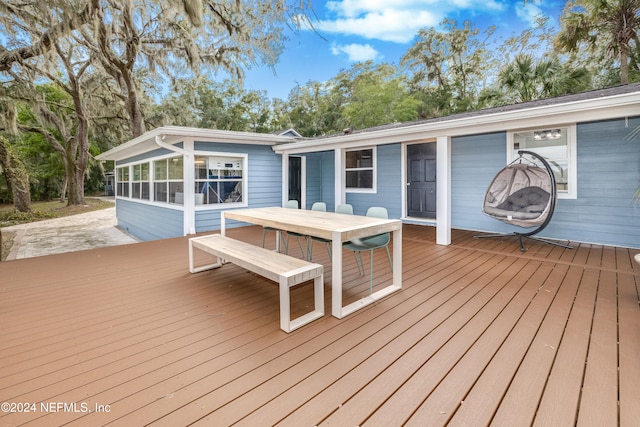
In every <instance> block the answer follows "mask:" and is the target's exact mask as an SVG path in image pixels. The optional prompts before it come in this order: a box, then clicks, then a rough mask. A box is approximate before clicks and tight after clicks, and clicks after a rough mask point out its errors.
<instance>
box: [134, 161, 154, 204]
mask: <svg viewBox="0 0 640 427" xmlns="http://www.w3.org/2000/svg"><path fill="white" fill-rule="evenodd" d="M143 165H147V167H148V169H147V179H142V166H143ZM136 167H139V168H140V172H141V176H140V179H138V180H136ZM151 182H152V180H151V162H148V161H147V162H137V163H131V164H129V183H130V185H131V188H130V190H129V197H128V198H129V199H133V200H144V201H149V200H151ZM136 184H140V194H139V196H138V197H134V193H135V186H136ZM144 184H147V189H146V190H147V194H146V196H147V197H146V198H145V197H143V196H144V190H143V187H144Z"/></svg>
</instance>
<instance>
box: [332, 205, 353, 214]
mask: <svg viewBox="0 0 640 427" xmlns="http://www.w3.org/2000/svg"><path fill="white" fill-rule="evenodd" d="M336 213H341V214H347V215H353V206H351V205H350V204H348V203H342V204H339V205H338V206H336Z"/></svg>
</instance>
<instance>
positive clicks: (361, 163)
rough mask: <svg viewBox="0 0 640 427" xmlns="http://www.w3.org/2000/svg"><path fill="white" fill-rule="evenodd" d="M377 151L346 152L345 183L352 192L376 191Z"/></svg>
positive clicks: (366, 149)
mask: <svg viewBox="0 0 640 427" xmlns="http://www.w3.org/2000/svg"><path fill="white" fill-rule="evenodd" d="M375 164H376V159H375V150H374V149H373V148H365V149H361V150H349V151H346V152H345V183H346V189H347V191H350V192H358V191H360V192H370V191H375V187H376V185H375V184H376V183H375V176H376V174H375Z"/></svg>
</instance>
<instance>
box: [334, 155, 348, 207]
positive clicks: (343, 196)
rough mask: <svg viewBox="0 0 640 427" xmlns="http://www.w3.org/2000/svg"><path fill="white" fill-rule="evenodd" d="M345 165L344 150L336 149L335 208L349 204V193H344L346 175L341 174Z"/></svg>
mask: <svg viewBox="0 0 640 427" xmlns="http://www.w3.org/2000/svg"><path fill="white" fill-rule="evenodd" d="M343 165H344V149H342V148H336V149H335V150H334V152H333V169H334V171H333V175H334V182H333V197H334V199H335V206H338V205H340V204H343V203H346V202H347V193H346V192H345V191H344V174H343V173H341V172H340V171H342V169H343Z"/></svg>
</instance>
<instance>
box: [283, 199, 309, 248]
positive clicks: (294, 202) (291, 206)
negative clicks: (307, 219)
mask: <svg viewBox="0 0 640 427" xmlns="http://www.w3.org/2000/svg"><path fill="white" fill-rule="evenodd" d="M284 207H285V208H288V209H298V207H299V205H298V201H297V200H289V201H287V203H286V204H285V205H284ZM289 236H291V237H295V238H296V240H297V241H298V246H299V247H300V252H301V253H302V256H303V257H305V259H306V258H307V236H305V235H304V234H300V233H296V232H293V231H287V234H286V237H285V239H284V253H285V254H287V255H289ZM301 238H304V249H303V248H302V243H301V242H300V239H301Z"/></svg>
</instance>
